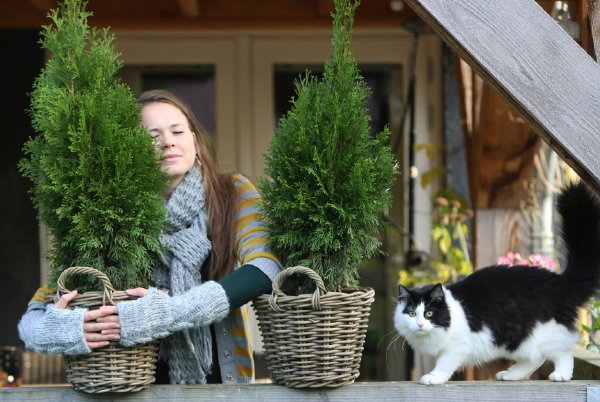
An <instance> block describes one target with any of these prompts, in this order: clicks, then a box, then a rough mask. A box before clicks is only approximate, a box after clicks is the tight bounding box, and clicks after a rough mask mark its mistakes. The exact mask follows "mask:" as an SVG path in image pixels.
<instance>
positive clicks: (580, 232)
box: [557, 181, 600, 303]
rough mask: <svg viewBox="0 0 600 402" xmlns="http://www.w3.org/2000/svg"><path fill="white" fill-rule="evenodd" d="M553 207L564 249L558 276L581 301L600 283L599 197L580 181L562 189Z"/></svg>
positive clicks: (599, 285) (589, 295) (588, 296)
mask: <svg viewBox="0 0 600 402" xmlns="http://www.w3.org/2000/svg"><path fill="white" fill-rule="evenodd" d="M557 208H558V212H559V213H560V215H561V217H562V238H563V239H564V241H565V245H566V248H567V252H568V255H567V265H566V268H565V271H564V272H563V274H562V275H561V276H562V279H563V280H564V281H565V282H566V283H565V284H564V285H566V286H565V287H566V288H567V289H572V291H571V292H569V290H567V289H565V290H566V291H567V292H568V293H570V294H571V295H574V294H577V295H578V296H579V298H581V300H580V301H581V303H584V302H585V301H587V299H589V298H590V297H591V296H592V295H593V294H594V292H595V291H596V289H598V288H599V287H600V198H599V197H598V195H597V194H595V193H594V192H593V191H592V190H591V189H590V188H589V187H588V186H587V185H586V184H585V183H584V182H583V181H580V182H578V183H574V184H569V185H568V186H566V187H565V188H564V189H563V191H562V192H561V194H560V195H559V196H558V206H557Z"/></svg>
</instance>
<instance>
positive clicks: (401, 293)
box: [398, 285, 410, 302]
mask: <svg viewBox="0 0 600 402" xmlns="http://www.w3.org/2000/svg"><path fill="white" fill-rule="evenodd" d="M398 300H399V301H405V302H408V301H409V300H410V292H409V291H408V289H407V288H406V287H404V286H402V285H398Z"/></svg>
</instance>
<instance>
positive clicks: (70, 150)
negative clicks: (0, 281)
mask: <svg viewBox="0 0 600 402" xmlns="http://www.w3.org/2000/svg"><path fill="white" fill-rule="evenodd" d="M86 4H87V3H86V2H84V1H82V0H65V1H64V2H62V3H61V4H60V5H59V7H58V9H57V10H52V11H51V12H50V14H49V16H50V18H51V19H52V21H53V22H54V25H53V26H50V25H49V26H45V27H43V30H42V35H41V36H42V38H41V40H40V44H41V45H42V47H43V48H45V49H48V50H49V51H50V53H51V58H50V59H49V60H48V61H47V63H46V65H45V67H44V69H43V70H42V72H41V73H40V75H39V76H38V77H37V79H36V81H35V83H34V86H33V91H32V93H31V108H30V113H31V116H32V124H33V127H34V129H35V131H36V136H35V137H34V138H31V139H30V140H29V141H28V142H27V143H26V144H25V152H26V155H27V157H26V158H25V159H23V160H22V161H21V163H20V168H21V170H22V172H23V174H24V175H25V176H26V177H28V178H29V179H31V180H32V181H33V188H32V198H33V201H34V204H35V206H36V208H37V209H38V211H39V218H40V220H41V221H42V222H43V223H45V224H46V225H47V227H48V229H49V232H50V233H51V235H52V236H53V247H52V250H51V252H50V254H49V256H48V257H49V259H50V262H51V273H50V278H49V282H50V283H51V284H55V283H56V279H58V275H60V272H61V271H62V270H63V269H65V268H67V267H70V266H91V267H94V268H97V269H99V270H101V271H103V272H104V273H105V274H107V275H108V277H109V278H110V280H111V281H112V283H113V286H114V287H115V288H116V289H128V288H133V287H138V286H147V285H148V282H149V279H150V278H151V276H152V267H153V265H154V263H155V262H156V261H157V256H158V254H157V253H158V251H159V250H160V244H159V242H158V237H159V235H160V233H161V231H162V229H163V228H164V222H165V212H166V211H165V207H164V201H163V199H162V197H161V193H162V191H164V189H165V188H166V183H167V178H166V176H165V174H164V173H162V172H161V171H160V161H159V158H158V154H157V153H156V151H155V148H154V144H153V141H152V138H151V136H150V135H149V134H148V133H147V132H146V131H145V130H143V129H142V128H141V126H140V112H139V107H138V105H137V103H136V100H135V98H134V96H133V94H132V93H131V91H130V89H129V88H128V87H127V86H126V85H125V84H123V83H122V82H120V81H119V79H118V78H117V76H116V73H117V71H118V69H119V68H120V67H121V63H120V62H119V60H118V57H119V55H118V54H117V53H116V52H115V50H114V48H113V45H112V41H113V40H114V38H113V37H112V36H111V35H109V33H108V30H107V29H103V30H96V29H93V28H90V27H89V26H88V25H87V18H88V17H89V16H90V15H91V13H89V12H87V11H86V10H85V7H86ZM96 282H97V281H96V280H95V279H93V278H87V277H81V278H74V280H72V281H69V283H68V284H67V285H68V286H69V287H70V288H77V289H78V290H79V291H80V292H81V291H86V290H90V289H93V288H96V289H97V288H98V284H97V283H96Z"/></svg>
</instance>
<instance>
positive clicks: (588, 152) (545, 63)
mask: <svg viewBox="0 0 600 402" xmlns="http://www.w3.org/2000/svg"><path fill="white" fill-rule="evenodd" d="M405 2H406V3H407V4H408V5H409V6H411V7H412V8H413V10H414V11H415V12H416V13H417V14H418V15H419V16H420V17H421V18H422V19H423V20H424V21H426V22H427V23H428V24H429V25H431V26H432V27H433V28H434V29H435V30H436V31H437V33H438V34H439V35H440V37H441V38H442V39H443V40H444V41H445V42H446V43H448V45H449V46H450V47H452V48H453V49H454V51H455V52H456V53H457V54H458V55H459V56H460V57H461V58H463V59H464V60H465V61H466V62H467V63H469V64H470V65H471V67H472V68H473V69H475V70H476V71H477V72H478V73H479V74H480V75H481V77H482V78H483V79H485V80H486V81H487V82H488V83H489V84H490V85H491V86H493V87H494V88H495V89H496V90H497V91H498V93H499V94H500V95H501V96H502V97H503V98H504V99H505V100H506V101H507V102H508V103H510V104H511V105H512V106H513V107H515V108H516V109H517V110H518V111H519V113H520V114H521V116H522V117H523V118H524V119H525V120H526V121H527V123H528V124H529V125H531V127H532V128H533V129H534V130H535V131H536V132H537V133H538V134H539V135H541V136H542V138H543V139H544V140H545V141H546V142H548V144H549V145H550V146H551V147H552V148H553V149H554V150H555V151H556V152H557V153H558V154H559V155H560V156H561V158H563V159H564V160H565V161H566V162H567V163H568V164H569V165H570V166H571V167H572V168H573V169H574V170H575V171H576V172H577V173H578V174H579V175H580V176H581V177H582V178H583V179H584V180H585V181H586V182H587V183H589V184H590V185H592V186H594V187H595V188H596V190H597V191H599V192H600V66H599V65H598V64H596V63H595V62H594V60H593V59H592V58H591V57H590V56H589V55H588V54H587V53H586V52H585V51H584V50H583V49H582V48H581V47H580V46H579V45H578V44H577V43H576V42H575V41H574V40H573V39H572V38H571V37H570V36H569V35H568V34H567V33H566V32H564V30H563V29H562V28H561V27H560V26H559V25H558V24H557V23H556V21H554V20H553V19H552V17H550V15H548V13H546V11H544V9H542V8H541V7H540V6H539V5H538V4H537V3H536V2H535V1H533V0H502V1H489V0H443V1H440V0H405Z"/></svg>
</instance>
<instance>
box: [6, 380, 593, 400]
mask: <svg viewBox="0 0 600 402" xmlns="http://www.w3.org/2000/svg"><path fill="white" fill-rule="evenodd" d="M598 389H600V381H570V382H566V383H554V382H550V381H523V382H500V381H476V382H471V381H457V382H450V383H448V384H445V385H438V386H425V385H419V384H416V383H413V382H373V383H356V384H352V385H346V386H343V387H340V388H334V389H314V390H311V389H309V390H300V389H291V388H287V387H283V386H277V385H272V384H248V385H204V386H200V385H198V386H183V385H179V386H177V385H154V386H151V387H149V388H147V389H145V390H143V391H140V392H137V393H132V394H112V395H110V394H96V395H88V394H84V393H80V392H77V391H74V390H73V389H72V388H71V387H70V386H57V387H21V388H0V400H2V401H15V402H17V401H18V402H21V401H28V402H30V401H62V402H75V401H88V400H89V401H92V400H95V401H97V400H102V401H110V400H119V401H122V400H125V401H157V400H163V401H169V402H172V401H231V402H235V401H244V402H249V401H257V402H269V401H277V402H281V401H286V402H296V401H297V402H313V401H361V402H363V401H377V402H380V401H411V402H420V401H428V402H429V401H450V402H451V401H461V402H462V401H484V400H485V401H527V402H536V401H540V402H541V401H544V402H553V401H557V402H558V401H560V402H564V401H573V402H576V401H586V400H588V399H587V396H588V394H590V395H593V393H594V392H597V390H598Z"/></svg>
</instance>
